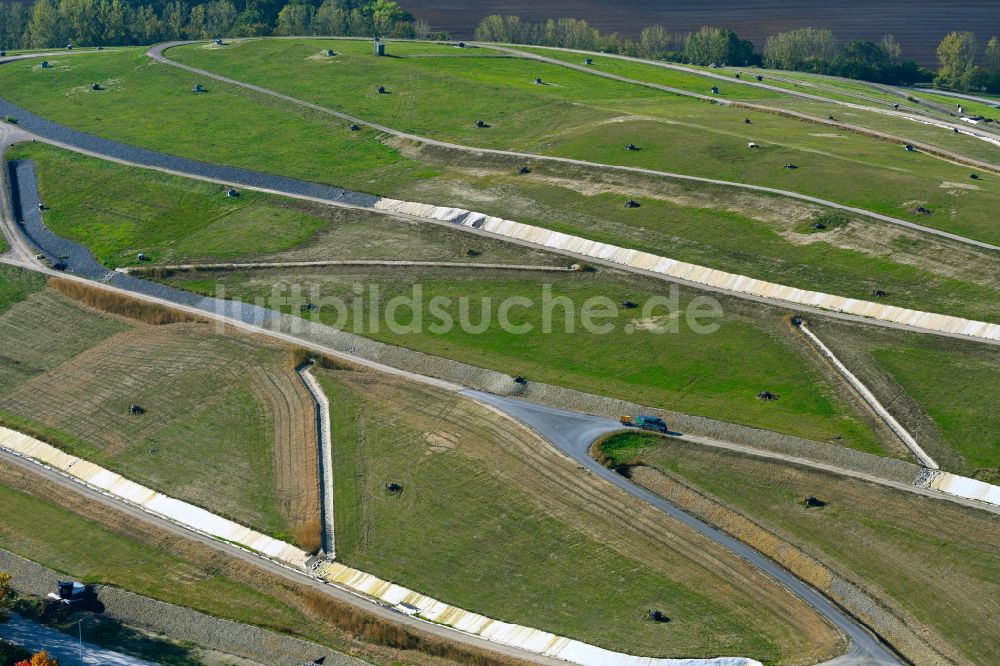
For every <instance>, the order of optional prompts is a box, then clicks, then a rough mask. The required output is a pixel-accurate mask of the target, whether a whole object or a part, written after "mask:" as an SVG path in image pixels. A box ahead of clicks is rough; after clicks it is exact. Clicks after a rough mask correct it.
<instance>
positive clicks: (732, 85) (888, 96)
mask: <svg viewBox="0 0 1000 666" xmlns="http://www.w3.org/2000/svg"><path fill="white" fill-rule="evenodd" d="M516 48H517V49H518V50H522V51H525V52H528V53H535V54H538V55H541V56H544V57H547V58H552V59H555V60H561V61H564V62H567V63H570V64H573V65H579V64H581V63H582V62H583V58H584V57H586V56H584V55H582V54H578V53H571V52H564V51H558V50H550V49H544V48H537V47H520V46H519V47H516ZM591 57H592V59H593V61H594V62H593V64H591V65H590V66H589V68H591V69H593V70H594V71H595V72H605V73H608V74H614V75H617V76H624V77H627V78H630V79H634V80H636V81H643V82H647V83H654V84H658V85H664V86H669V87H672V88H680V89H681V90H686V91H688V92H693V93H699V94H703V95H708V94H711V95H712V96H713V97H718V98H719V99H723V100H726V99H729V100H733V101H736V102H752V103H755V104H757V103H760V104H765V105H767V106H773V107H775V108H783V109H788V110H791V111H797V112H801V113H806V114H809V115H812V116H814V117H817V118H820V119H824V118H828V117H829V116H831V115H832V116H833V117H834V118H836V119H838V120H840V121H842V122H847V123H850V124H852V125H856V126H859V127H864V128H867V129H873V130H879V131H883V132H887V133H890V134H895V135H901V136H904V137H906V138H909V139H911V140H914V141H922V142H926V143H928V144H930V145H932V146H938V147H940V148H943V149H945V150H951V151H954V152H957V153H959V154H961V155H967V156H969V157H973V158H976V159H980V160H983V161H985V162H988V163H992V164H996V163H997V161H998V160H1000V150H998V148H997V147H996V146H995V145H991V144H989V143H986V142H984V141H982V140H980V139H975V138H972V137H969V136H965V135H956V134H955V133H954V132H952V131H950V130H945V129H942V128H939V127H932V126H926V125H921V124H919V123H916V122H912V121H908V120H901V119H897V118H891V117H889V116H886V115H883V114H881V113H877V112H875V111H876V110H887V109H891V108H892V105H893V104H894V103H897V102H898V103H900V104H901V105H902V106H904V107H906V106H910V107H912V106H917V105H916V104H914V103H912V102H907V101H906V99H905V95H894V94H892V93H889V92H886V91H883V90H881V89H879V88H876V87H874V86H873V85H871V84H868V83H865V82H863V81H852V80H849V79H841V78H837V77H828V76H819V75H814V74H805V73H802V72H785V71H780V70H779V71H775V70H769V69H766V68H757V67H749V68H740V67H732V68H721V69H712V68H708V67H696V66H693V65H684V67H688V68H690V69H696V70H701V71H703V72H705V74H706V75H707V74H711V75H712V76H701V75H699V74H697V73H691V72H687V71H678V70H676V69H671V68H669V67H663V66H659V65H655V64H650V63H643V62H639V61H634V60H624V59H621V58H613V57H609V56H606V55H603V54H592V55H591ZM736 74H740V76H741V80H745V81H750V82H751V83H756V81H755V79H754V78H753V77H754V76H755V75H756V74H761V75H762V76H763V77H764V81H763V83H764V84H765V85H769V86H775V87H779V88H784V89H786V90H788V91H789V92H801V93H808V94H811V95H816V96H819V97H822V98H826V99H827V100H829V102H822V101H819V100H809V99H804V98H801V97H798V96H795V95H791V94H784V93H782V92H779V91H775V90H768V89H767V88H760V87H757V86H754V85H747V84H745V83H740V82H738V81H737V80H736ZM719 76H728V77H731V82H727V81H726V80H725V79H723V80H719V78H718V77H719ZM785 79H795V80H794V81H790V80H785ZM712 87H718V89H719V92H718V93H711V92H710V91H711V89H712ZM913 94H914V95H917V94H919V95H920V98H921V99H931V98H930V97H927V96H926V95H924V94H923V93H922V91H913ZM938 97H940V96H938ZM838 101H840V102H850V103H853V104H860V105H863V106H867V107H871V108H872V109H873V111H866V110H863V109H847V108H845V107H844V106H843V105H840V104H836V103H835V102H838ZM945 106H952V107H953V106H954V104H945ZM923 110H924V111H926V112H932V113H934V115H935V116H936V117H938V118H942V119H947V120H952V121H953V120H954V118H949V117H948V115H947V114H945V113H941V112H938V111H936V110H934V109H931V108H929V107H927V106H926V105H925V106H924V107H923ZM970 110H971V109H970ZM980 110H982V109H980ZM985 115H987V116H990V114H989V113H986V114H985ZM994 115H995V114H994ZM789 122H791V123H792V124H795V123H796V121H791V120H790V121H789ZM799 124H800V125H801V123H799ZM790 126H791V125H790Z"/></svg>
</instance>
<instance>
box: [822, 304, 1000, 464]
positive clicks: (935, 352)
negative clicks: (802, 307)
mask: <svg viewBox="0 0 1000 666" xmlns="http://www.w3.org/2000/svg"><path fill="white" fill-rule="evenodd" d="M814 329H815V331H816V333H817V335H819V336H820V338H821V339H822V340H823V342H824V343H825V344H826V345H827V346H829V347H830V348H831V349H832V350H833V351H834V352H835V353H836V354H837V355H838V356H839V357H840V358H841V360H842V361H844V363H845V364H847V366H848V367H849V368H850V369H851V371H852V372H854V373H855V374H856V375H858V377H859V378H860V379H861V380H862V381H863V382H864V383H865V385H866V386H868V387H869V388H870V389H871V390H873V391H874V392H875V394H876V395H877V396H878V398H879V399H880V400H881V401H882V404H884V405H887V406H888V408H889V410H890V411H891V412H892V413H893V415H894V416H895V417H896V418H897V420H899V421H900V422H901V423H903V424H904V425H905V426H906V428H907V429H908V430H909V431H910V432H911V433H913V434H914V436H915V437H916V438H917V440H918V441H919V442H920V443H921V445H922V446H923V447H924V448H925V449H926V450H928V451H930V452H931V455H932V456H933V457H934V458H935V459H936V460H937V461H938V463H939V464H941V466H942V467H943V468H944V469H947V470H949V471H953V472H956V473H959V474H965V475H970V476H975V477H979V478H982V479H984V480H986V481H989V482H990V483H997V482H998V481H1000V413H998V411H997V409H996V404H997V398H996V397H997V395H1000V351H998V350H997V348H996V347H994V346H990V345H982V344H976V343H972V342H963V341H959V340H946V339H944V338H938V337H934V336H921V335H916V334H912V333H906V332H902V331H892V330H886V329H883V330H877V331H876V330H872V329H870V328H869V327H860V326H855V325H851V324H847V323H844V322H833V321H817V322H815V324H814Z"/></svg>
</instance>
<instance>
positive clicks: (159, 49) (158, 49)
mask: <svg viewBox="0 0 1000 666" xmlns="http://www.w3.org/2000/svg"><path fill="white" fill-rule="evenodd" d="M189 43H191V42H167V43H165V44H158V45H156V46H153V47H151V48H150V49H149V50H148V51H147V54H148V55H149V56H150V57H151V58H153V59H154V60H156V61H157V62H162V63H164V64H167V65H171V66H173V67H178V68H180V69H184V70H187V71H189V72H193V73H195V74H199V75H201V76H205V77H208V78H211V79H214V80H216V81H221V82H223V83H228V84H230V85H234V86H239V87H241V88H246V89H248V90H253V91H254V92H258V93H261V94H264V95H269V96H271V97H276V98H278V99H281V100H284V101H286V102H290V103H292V104H295V105H297V106H302V107H304V108H308V109H311V110H313V111H318V112H320V113H325V114H327V115H331V116H334V117H337V118H341V119H343V120H345V121H347V122H351V123H356V124H359V125H366V126H368V127H371V128H372V129H375V130H378V131H380V132H385V133H387V134H391V135H393V136H396V137H399V138H402V139H408V140H410V141H416V142H419V143H423V144H426V145H431V146H440V147H443V148H449V149H452V150H461V151H464V152H471V153H476V154H492V155H503V156H507V157H517V158H523V159H527V160H534V161H545V162H555V163H562V164H574V165H578V166H587V167H593V168H598V169H610V170H616V171H631V172H633V173H643V174H647V175H653V176H660V177H664V178H671V179H675V180H686V181H690V182H699V183H707V184H710V185H723V186H727V187H735V188H740V189H745V190H752V191H756V192H766V193H769V194H777V195H780V196H785V197H790V198H793V199H798V200H800V201H808V202H809V203H814V204H819V205H821V206H826V207H829V208H836V209H838V210H843V211H846V212H850V213H854V214H856V215H861V216H863V217H868V218H872V219H876V220H881V221H882V222H888V223H890V224H896V225H900V226H904V227H908V228H910V229H915V230H917V231H921V232H923V233H929V234H934V235H937V236H941V237H943V238H948V239H950V240H953V241H956V242H959V243H965V244H969V245H975V246H977V247H982V248H986V249H990V250H1000V247H998V246H996V245H992V244H990V243H986V242H983V241H978V240H974V239H971V238H966V237H964V236H959V235H957V234H952V233H949V232H947V231H941V230H940V229H933V228H931V227H925V226H922V225H919V224H915V223H913V222H908V221H906V220H900V219H898V218H895V217H890V216H888V215H882V214H881V213H874V212H872V211H868V210H864V209H862V208H855V207H852V206H845V205H842V204H838V203H835V202H833V201H827V200H826V199H820V198H818V197H813V196H809V195H806V194H800V193H798V192H791V191H789V190H781V189H778V188H773V187H765V186H762V185H750V184H747V183H737V182H732V181H726V180H718V179H715V178H702V177H699V176H688V175H684V174H679V173H671V172H667V171H657V170H655V169H643V168H639V167H627V166H619V165H611V164H601V163H598V162H589V161H586V160H576V159H571V158H567V157H552V156H548V155H538V154H534V153H524V152H518V151H511V150H497V149H491V148H476V147H472V146H464V145H461V144H455V143H449V142H447V141H438V140H436V139H430V138H427V137H423V136H418V135H415V134H410V133H407V132H401V131H400V130H397V129H394V128H392V127H388V126H386V125H380V124H378V123H373V122H370V121H367V120H364V119H362V118H356V117H354V116H351V115H349V114H346V113H341V112H339V111H334V110H332V109H329V108H327V107H324V106H320V105H319V104H313V103H312V102H306V101H304V100H301V99H298V98H295V97H292V96H290V95H285V94H282V93H279V92H275V91H273V90H269V89H268V88H263V87H261V86H257V85H253V84H251V83H245V82H243V81H238V80H236V79H231V78H229V77H226V76H222V75H220V74H215V73H213V72H209V71H207V70H203V69H198V68H197V67H191V66H190V65H184V64H181V63H178V62H175V61H173V60H171V59H169V58H167V57H166V56H164V55H163V52H164V51H165V50H167V49H169V48H171V47H173V46H179V45H182V44H189ZM489 47H490V48H497V46H496V45H489ZM517 53H523V52H520V51H518V52H517ZM523 55H524V57H527V58H534V59H540V60H545V61H551V62H552V63H554V64H558V65H561V66H565V67H570V68H574V67H575V66H574V65H572V64H570V63H566V62H564V61H561V60H554V59H551V58H545V57H544V56H537V55H535V54H530V53H523ZM580 69H584V71H587V72H588V73H599V72H594V71H593V70H588V69H586V68H583V67H580ZM602 75H603V74H602ZM606 76H608V77H610V78H616V79H621V80H623V81H629V82H633V83H637V84H641V85H648V86H651V87H657V88H662V89H664V90H666V91H668V92H677V93H678V94H684V95H686V96H693V97H705V96H704V95H698V94H696V93H691V92H687V91H681V90H679V89H674V88H670V87H668V86H659V85H657V84H651V83H646V82H643V81H633V80H632V79H626V78H624V77H618V76H615V75H613V74H608V75H606ZM707 99H710V100H711V101H713V102H717V101H718V100H717V99H715V98H711V97H708V98H707ZM760 108H761V110H764V111H766V112H768V113H773V112H774V109H772V108H771V107H760ZM2 110H3V100H0V111H2ZM789 113H793V112H789ZM795 115H798V116H801V117H802V118H804V119H806V120H809V121H810V122H819V123H821V124H829V125H834V126H838V127H839V126H841V125H840V124H838V123H835V122H833V121H829V120H823V119H813V118H812V117H811V116H806V115H805V114H795ZM844 127H845V128H850V127H853V126H846V125H845V126H844ZM855 131H863V132H865V133H872V130H867V129H865V128H861V127H858V128H855ZM885 138H887V139H891V140H894V141H898V142H901V143H911V144H913V145H915V146H916V145H918V143H914V142H913V141H909V140H906V139H901V138H899V137H893V136H892V135H885ZM924 149H925V150H927V151H928V152H933V151H938V149H936V148H933V147H931V146H924ZM938 152H940V151H938ZM952 155H953V159H955V160H958V161H965V160H966V158H964V157H962V156H961V155H957V154H952ZM981 168H984V169H989V170H991V171H992V170H1000V167H997V166H994V165H989V164H986V163H982V164H981Z"/></svg>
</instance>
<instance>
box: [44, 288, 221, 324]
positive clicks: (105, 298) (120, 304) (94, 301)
mask: <svg viewBox="0 0 1000 666" xmlns="http://www.w3.org/2000/svg"><path fill="white" fill-rule="evenodd" d="M49 286H50V287H52V288H53V289H55V290H56V291H58V292H59V293H61V294H63V295H64V296H68V297H69V298H72V299H73V300H76V301H79V302H81V303H83V304H84V305H88V306H90V307H92V308H95V309H97V310H100V311H102V312H107V313H109V314H116V315H120V316H122V317H127V318H129V319H134V320H135V321H141V322H143V323H146V324H153V325H154V326H161V325H163V324H177V323H181V322H200V321H203V320H202V319H200V318H199V317H195V316H194V315H190V314H187V313H186V312H181V311H179V310H173V309H171V308H167V307H164V306H162V305H157V304H155V303H149V302H146V301H143V300H142V299H139V298H136V297H134V296H128V295H126V294H123V293H121V292H118V291H114V290H111V289H103V288H101V287H97V286H94V285H90V284H87V283H85V282H79V281H77V280H70V279H67V278H59V277H54V278H50V279H49Z"/></svg>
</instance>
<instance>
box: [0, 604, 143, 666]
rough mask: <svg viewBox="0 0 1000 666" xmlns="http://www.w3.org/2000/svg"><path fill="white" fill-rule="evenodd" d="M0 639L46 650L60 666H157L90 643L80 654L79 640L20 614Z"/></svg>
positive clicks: (4, 626) (0, 626) (1, 627)
mask: <svg viewBox="0 0 1000 666" xmlns="http://www.w3.org/2000/svg"><path fill="white" fill-rule="evenodd" d="M84 637H86V635H85V636H84ZM0 638H3V639H5V640H8V641H10V642H11V643H16V644H17V645H20V646H22V647H25V648H27V649H29V650H31V651H33V652H38V651H41V650H45V651H46V652H47V653H48V654H49V656H50V657H55V658H56V659H58V660H59V666H155V664H154V663H153V662H151V661H146V660H144V659H139V658H137V657H130V656H128V655H125V654H121V653H119V652H113V651H111V650H106V649H104V648H101V647H98V646H96V645H94V644H92V643H88V642H87V641H84V642H83V649H82V655H81V649H80V648H81V646H80V642H79V639H78V638H74V637H72V636H69V635H67V634H64V633H62V632H61V631H56V630H55V629H50V628H48V627H46V626H44V625H41V624H38V623H36V622H32V621H31V620H28V619H25V618H23V617H21V616H20V615H18V614H17V613H13V614H11V616H10V622H8V623H7V624H0ZM81 656H82V657H83V659H82V660H81Z"/></svg>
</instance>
